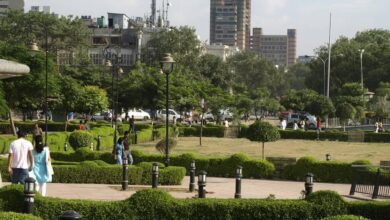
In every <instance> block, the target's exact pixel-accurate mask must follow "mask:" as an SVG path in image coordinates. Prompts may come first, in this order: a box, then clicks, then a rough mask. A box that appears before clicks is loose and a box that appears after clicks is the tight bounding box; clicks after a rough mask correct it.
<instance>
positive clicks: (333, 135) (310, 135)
mask: <svg viewBox="0 0 390 220" xmlns="http://www.w3.org/2000/svg"><path fill="white" fill-rule="evenodd" d="M279 133H280V136H281V138H282V139H301V140H315V139H317V132H316V131H302V130H295V131H294V130H279ZM320 140H333V141H335V140H337V141H348V134H347V133H345V132H340V131H337V130H325V131H324V132H321V133H320Z"/></svg>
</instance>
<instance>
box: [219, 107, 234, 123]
mask: <svg viewBox="0 0 390 220" xmlns="http://www.w3.org/2000/svg"><path fill="white" fill-rule="evenodd" d="M219 116H220V118H221V121H225V120H228V121H229V122H231V121H233V114H232V113H231V112H230V111H229V109H223V110H219Z"/></svg>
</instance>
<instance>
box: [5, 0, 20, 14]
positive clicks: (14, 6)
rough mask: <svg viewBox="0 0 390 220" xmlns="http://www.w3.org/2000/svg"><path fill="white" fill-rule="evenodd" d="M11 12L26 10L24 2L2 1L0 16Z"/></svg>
mask: <svg viewBox="0 0 390 220" xmlns="http://www.w3.org/2000/svg"><path fill="white" fill-rule="evenodd" d="M9 10H22V11H23V10H24V0H0V16H2V15H4V14H5V13H7V12H8V11H9Z"/></svg>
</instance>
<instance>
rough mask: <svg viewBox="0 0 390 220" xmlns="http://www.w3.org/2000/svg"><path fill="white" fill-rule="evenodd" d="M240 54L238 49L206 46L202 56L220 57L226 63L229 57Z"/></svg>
mask: <svg viewBox="0 0 390 220" xmlns="http://www.w3.org/2000/svg"><path fill="white" fill-rule="evenodd" d="M238 52H240V50H239V49H238V47H231V46H227V45H216V44H213V45H204V46H203V51H202V54H212V55H214V56H217V57H220V58H221V59H222V60H223V61H226V59H227V58H228V57H231V56H233V55H234V54H236V53H238Z"/></svg>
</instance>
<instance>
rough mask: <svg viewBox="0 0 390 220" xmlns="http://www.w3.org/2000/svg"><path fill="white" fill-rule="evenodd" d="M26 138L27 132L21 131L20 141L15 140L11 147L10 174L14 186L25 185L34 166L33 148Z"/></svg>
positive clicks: (9, 157)
mask: <svg viewBox="0 0 390 220" xmlns="http://www.w3.org/2000/svg"><path fill="white" fill-rule="evenodd" d="M25 137H26V132H25V131H22V130H19V131H18V139H16V140H14V141H13V142H12V143H11V144H10V147H9V155H8V172H9V174H10V176H11V182H12V183H13V184H18V183H21V184H24V181H25V179H27V178H28V172H29V171H31V170H32V168H33V165H34V160H33V156H32V150H33V146H32V144H31V142H30V141H28V140H26V139H25Z"/></svg>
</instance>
